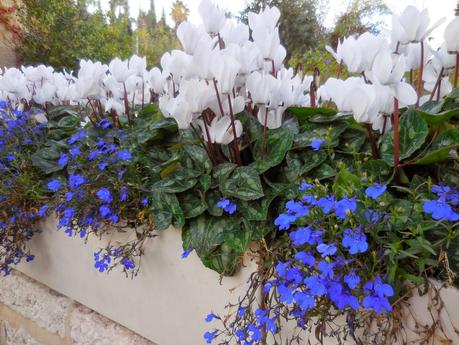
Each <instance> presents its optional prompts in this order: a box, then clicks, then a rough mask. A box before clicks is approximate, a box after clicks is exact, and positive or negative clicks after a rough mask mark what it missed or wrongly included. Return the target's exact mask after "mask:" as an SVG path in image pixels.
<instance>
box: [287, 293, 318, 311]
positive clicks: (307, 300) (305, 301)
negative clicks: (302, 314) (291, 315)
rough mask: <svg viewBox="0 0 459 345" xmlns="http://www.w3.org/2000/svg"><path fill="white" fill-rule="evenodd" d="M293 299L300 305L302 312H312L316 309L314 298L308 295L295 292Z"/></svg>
mask: <svg viewBox="0 0 459 345" xmlns="http://www.w3.org/2000/svg"><path fill="white" fill-rule="evenodd" d="M293 297H294V298H295V301H296V303H297V304H298V306H299V307H300V309H301V310H302V311H307V310H310V309H312V308H314V306H315V304H316V302H315V299H314V297H313V296H311V295H309V294H307V293H304V292H301V291H297V292H295V294H294V295H293Z"/></svg>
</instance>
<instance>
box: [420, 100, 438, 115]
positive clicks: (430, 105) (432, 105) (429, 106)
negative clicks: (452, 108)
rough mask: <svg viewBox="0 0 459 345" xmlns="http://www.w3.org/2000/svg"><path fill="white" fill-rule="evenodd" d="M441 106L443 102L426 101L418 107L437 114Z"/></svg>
mask: <svg viewBox="0 0 459 345" xmlns="http://www.w3.org/2000/svg"><path fill="white" fill-rule="evenodd" d="M442 107H443V102H437V101H427V102H425V103H424V104H423V105H422V106H421V107H420V109H421V110H422V111H425V112H426V113H430V114H438V113H439V112H441V109H442Z"/></svg>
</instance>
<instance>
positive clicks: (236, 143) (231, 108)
mask: <svg viewBox="0 0 459 345" xmlns="http://www.w3.org/2000/svg"><path fill="white" fill-rule="evenodd" d="M228 105H229V111H230V116H231V128H232V130H233V136H234V151H235V153H236V162H237V164H238V165H241V152H240V151H239V143H238V140H237V133H236V125H235V123H234V122H235V121H234V114H233V105H232V104H231V96H230V95H229V94H228Z"/></svg>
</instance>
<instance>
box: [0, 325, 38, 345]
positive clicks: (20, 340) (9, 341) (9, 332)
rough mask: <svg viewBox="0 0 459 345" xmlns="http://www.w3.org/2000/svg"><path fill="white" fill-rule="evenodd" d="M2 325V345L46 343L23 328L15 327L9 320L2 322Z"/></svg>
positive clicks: (0, 338)
mask: <svg viewBox="0 0 459 345" xmlns="http://www.w3.org/2000/svg"><path fill="white" fill-rule="evenodd" d="M1 327H2V332H1V336H0V343H1V344H2V345H44V344H42V343H40V342H38V341H37V340H35V339H34V338H33V337H32V336H31V335H30V334H29V333H27V331H26V330H24V329H23V328H18V329H17V328H13V327H12V326H11V325H10V324H9V323H8V322H7V321H4V322H2V325H1Z"/></svg>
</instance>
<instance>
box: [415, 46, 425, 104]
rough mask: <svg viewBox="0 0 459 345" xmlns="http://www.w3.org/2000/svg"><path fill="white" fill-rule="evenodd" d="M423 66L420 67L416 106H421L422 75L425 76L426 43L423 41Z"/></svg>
mask: <svg viewBox="0 0 459 345" xmlns="http://www.w3.org/2000/svg"><path fill="white" fill-rule="evenodd" d="M420 43H421V64H420V66H419V78H418V87H417V92H418V100H417V102H416V106H419V100H420V98H421V94H422V75H423V74H424V41H421V42H420Z"/></svg>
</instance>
